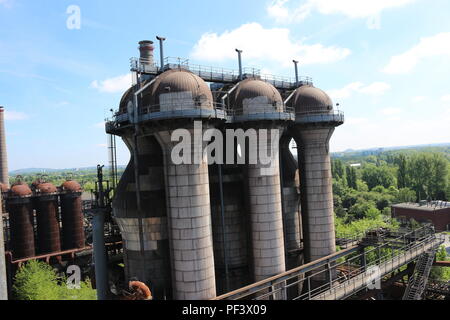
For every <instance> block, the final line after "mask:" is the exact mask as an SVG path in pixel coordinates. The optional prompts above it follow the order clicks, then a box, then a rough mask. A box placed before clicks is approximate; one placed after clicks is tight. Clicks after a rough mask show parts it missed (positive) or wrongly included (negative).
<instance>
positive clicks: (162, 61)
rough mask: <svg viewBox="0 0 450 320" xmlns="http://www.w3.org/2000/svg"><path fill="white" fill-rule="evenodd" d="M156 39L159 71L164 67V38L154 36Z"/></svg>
mask: <svg viewBox="0 0 450 320" xmlns="http://www.w3.org/2000/svg"><path fill="white" fill-rule="evenodd" d="M156 39H157V40H159V59H160V61H161V66H160V67H161V71H163V69H164V43H163V42H164V41H165V40H166V38H163V37H160V36H156Z"/></svg>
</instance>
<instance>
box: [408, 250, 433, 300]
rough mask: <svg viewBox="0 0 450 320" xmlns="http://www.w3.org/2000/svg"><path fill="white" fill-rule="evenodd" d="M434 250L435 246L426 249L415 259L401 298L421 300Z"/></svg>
mask: <svg viewBox="0 0 450 320" xmlns="http://www.w3.org/2000/svg"><path fill="white" fill-rule="evenodd" d="M436 250H437V248H434V249H431V250H428V251H427V252H425V253H424V254H422V255H421V256H420V257H419V259H417V262H416V268H415V269H414V272H413V275H412V277H411V279H409V282H408V286H407V287H406V290H405V293H404V294H403V300H422V295H423V293H424V291H425V288H426V286H427V282H428V277H429V275H430V271H431V267H432V265H433V262H434V256H435V255H436Z"/></svg>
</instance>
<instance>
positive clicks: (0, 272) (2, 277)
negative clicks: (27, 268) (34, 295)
mask: <svg viewBox="0 0 450 320" xmlns="http://www.w3.org/2000/svg"><path fill="white" fill-rule="evenodd" d="M2 202H3V199H2V197H1V195H0V300H8V287H7V274H6V261H5V239H4V238H3V210H2V207H3V204H2Z"/></svg>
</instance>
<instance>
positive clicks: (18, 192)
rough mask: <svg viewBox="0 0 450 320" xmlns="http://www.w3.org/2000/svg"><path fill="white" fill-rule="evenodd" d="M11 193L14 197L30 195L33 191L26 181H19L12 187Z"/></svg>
mask: <svg viewBox="0 0 450 320" xmlns="http://www.w3.org/2000/svg"><path fill="white" fill-rule="evenodd" d="M10 191H11V195H12V196H13V197H30V196H31V195H32V194H33V192H32V191H31V189H30V187H29V186H28V185H27V184H26V183H25V182H17V183H15V184H13V186H12V187H11V190H10Z"/></svg>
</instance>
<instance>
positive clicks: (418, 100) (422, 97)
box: [411, 96, 427, 103]
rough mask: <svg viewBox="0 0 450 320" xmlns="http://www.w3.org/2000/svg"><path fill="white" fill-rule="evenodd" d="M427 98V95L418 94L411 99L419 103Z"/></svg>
mask: <svg viewBox="0 0 450 320" xmlns="http://www.w3.org/2000/svg"><path fill="white" fill-rule="evenodd" d="M426 98H427V97H425V96H417V97H413V98H412V99H411V101H412V102H414V103H419V102H423V101H425V99H426Z"/></svg>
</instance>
